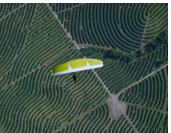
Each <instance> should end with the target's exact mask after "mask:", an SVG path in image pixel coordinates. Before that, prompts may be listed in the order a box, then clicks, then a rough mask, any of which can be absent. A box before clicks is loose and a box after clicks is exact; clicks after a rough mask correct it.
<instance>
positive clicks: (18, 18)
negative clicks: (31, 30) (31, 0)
mask: <svg viewBox="0 0 171 133" xmlns="http://www.w3.org/2000/svg"><path fill="white" fill-rule="evenodd" d="M32 9H33V7H32V5H31V4H28V5H25V6H24V7H23V8H20V9H19V10H17V11H18V12H20V13H16V12H14V13H12V14H11V15H10V16H8V17H7V18H5V19H3V20H2V21H1V22H0V24H1V27H2V28H0V36H1V37H2V38H1V47H0V51H1V52H0V54H1V56H2V57H3V58H2V59H1V67H0V72H1V76H2V75H4V74H5V73H6V72H7V70H9V69H10V68H11V66H12V65H11V63H13V60H14V58H15V56H17V54H19V52H20V51H21V50H22V47H23V46H24V43H25V41H26V36H27V29H23V28H24V27H26V26H27V24H28V23H29V22H30V19H31V17H32V15H29V16H28V14H27V13H26V12H31V10H32ZM23 16H26V17H27V18H25V19H22V17H23ZM14 22H16V23H15V24H14ZM21 24H22V25H21Z"/></svg>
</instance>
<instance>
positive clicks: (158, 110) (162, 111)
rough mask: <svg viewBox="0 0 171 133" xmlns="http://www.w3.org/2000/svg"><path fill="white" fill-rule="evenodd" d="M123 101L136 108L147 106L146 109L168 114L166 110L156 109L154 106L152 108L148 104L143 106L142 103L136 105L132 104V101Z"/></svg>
mask: <svg viewBox="0 0 171 133" xmlns="http://www.w3.org/2000/svg"><path fill="white" fill-rule="evenodd" d="M125 103H126V104H128V105H132V106H137V107H138V108H147V109H150V110H154V111H157V112H161V113H163V114H168V112H167V111H164V110H160V109H156V108H152V107H148V106H144V105H138V104H134V103H129V102H125Z"/></svg>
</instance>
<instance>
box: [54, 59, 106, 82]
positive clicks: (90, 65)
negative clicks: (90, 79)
mask: <svg viewBox="0 0 171 133" xmlns="http://www.w3.org/2000/svg"><path fill="white" fill-rule="evenodd" d="M102 66H103V62H102V61H101V60H97V59H76V60H71V61H68V62H65V63H63V64H60V65H58V66H56V67H54V68H53V69H52V70H51V75H53V76H56V75H63V74H67V73H74V72H78V71H84V70H88V69H94V68H99V67H102ZM73 80H74V82H75V83H76V76H75V74H73Z"/></svg>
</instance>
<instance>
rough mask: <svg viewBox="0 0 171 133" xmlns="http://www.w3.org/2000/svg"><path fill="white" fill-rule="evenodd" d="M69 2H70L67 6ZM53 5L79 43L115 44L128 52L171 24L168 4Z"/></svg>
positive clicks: (145, 42)
mask: <svg viewBox="0 0 171 133" xmlns="http://www.w3.org/2000/svg"><path fill="white" fill-rule="evenodd" d="M66 6H70V7H69V8H68V10H66ZM51 7H52V8H53V11H55V12H56V13H57V15H58V18H59V20H60V21H61V23H62V24H64V27H65V28H66V29H67V31H68V32H69V33H70V34H71V36H72V38H73V40H76V42H77V43H78V44H93V45H95V46H96V45H97V46H103V47H113V48H115V49H119V50H121V51H124V52H127V53H131V52H132V51H135V50H137V49H139V48H141V47H142V46H144V45H145V44H147V43H148V42H149V41H150V40H151V39H153V38H154V37H155V36H156V35H158V34H159V33H160V32H162V31H164V30H165V29H167V24H168V22H167V10H168V9H167V4H119V3H118V4H98V3H96V4H84V5H81V4H78V5H77V6H74V5H68V4H51ZM59 7H60V8H59ZM61 9H65V10H64V11H62V12H61Z"/></svg>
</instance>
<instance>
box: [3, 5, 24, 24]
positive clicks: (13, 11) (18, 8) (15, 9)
mask: <svg viewBox="0 0 171 133" xmlns="http://www.w3.org/2000/svg"><path fill="white" fill-rule="evenodd" d="M25 5H27V3H25V4H23V5H22V6H20V7H18V8H16V9H15V10H13V11H12V12H10V13H8V14H7V15H6V16H4V17H2V18H0V21H1V20H2V19H4V18H6V17H8V16H9V15H11V14H12V13H13V12H15V11H17V10H19V9H20V8H22V7H23V6H25Z"/></svg>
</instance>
